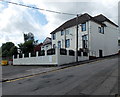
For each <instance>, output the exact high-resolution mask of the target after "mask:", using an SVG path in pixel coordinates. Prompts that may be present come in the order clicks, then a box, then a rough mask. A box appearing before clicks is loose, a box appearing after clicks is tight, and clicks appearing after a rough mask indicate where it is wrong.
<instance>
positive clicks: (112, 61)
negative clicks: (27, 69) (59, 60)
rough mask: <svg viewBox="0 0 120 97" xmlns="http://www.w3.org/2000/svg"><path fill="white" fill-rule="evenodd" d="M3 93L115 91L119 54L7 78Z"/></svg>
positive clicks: (58, 93)
mask: <svg viewBox="0 0 120 97" xmlns="http://www.w3.org/2000/svg"><path fill="white" fill-rule="evenodd" d="M2 86H3V87H2V90H3V95H114V94H117V93H118V57H113V58H108V59H104V60H99V61H97V62H92V63H87V64H84V65H78V66H73V67H68V68H65V69H61V70H57V71H53V72H49V73H45V74H42V75H38V76H34V77H29V78H25V79H22V80H16V81H12V82H5V83H3V84H2Z"/></svg>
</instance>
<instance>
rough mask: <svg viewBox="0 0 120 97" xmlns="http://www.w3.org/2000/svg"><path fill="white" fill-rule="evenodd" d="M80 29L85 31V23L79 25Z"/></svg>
mask: <svg viewBox="0 0 120 97" xmlns="http://www.w3.org/2000/svg"><path fill="white" fill-rule="evenodd" d="M81 31H86V23H83V24H82V25H81Z"/></svg>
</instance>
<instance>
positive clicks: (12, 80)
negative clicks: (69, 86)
mask: <svg viewBox="0 0 120 97" xmlns="http://www.w3.org/2000/svg"><path fill="white" fill-rule="evenodd" d="M104 60H105V59H102V60H96V61H93V62H88V63H81V64H79V65H76V66H68V67H64V68H59V69H56V70H52V71H47V72H42V73H38V74H33V75H28V76H26V77H22V78H16V79H11V80H8V81H5V82H15V81H18V80H23V79H27V78H31V77H35V76H38V75H42V74H47V73H50V72H56V71H61V70H64V69H69V68H73V67H80V66H82V65H86V64H91V63H97V62H100V61H104ZM2 83H3V82H2Z"/></svg>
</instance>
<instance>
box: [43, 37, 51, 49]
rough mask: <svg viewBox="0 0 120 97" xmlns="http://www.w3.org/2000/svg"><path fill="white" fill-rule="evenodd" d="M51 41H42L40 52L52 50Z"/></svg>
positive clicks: (48, 39) (49, 39)
mask: <svg viewBox="0 0 120 97" xmlns="http://www.w3.org/2000/svg"><path fill="white" fill-rule="evenodd" d="M51 44H52V41H51V38H49V37H47V38H46V39H45V40H44V41H43V45H42V46H41V50H48V49H51V48H52V45H51Z"/></svg>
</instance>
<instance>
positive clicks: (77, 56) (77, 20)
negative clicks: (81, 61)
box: [76, 14, 79, 62]
mask: <svg viewBox="0 0 120 97" xmlns="http://www.w3.org/2000/svg"><path fill="white" fill-rule="evenodd" d="M78 16H79V15H78V14H77V17H76V62H78V52H77V51H78Z"/></svg>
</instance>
